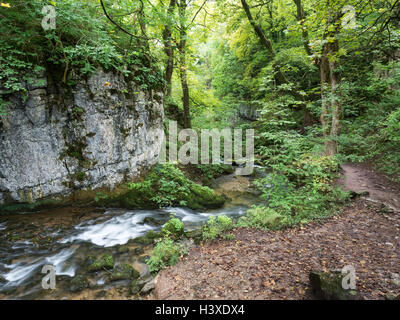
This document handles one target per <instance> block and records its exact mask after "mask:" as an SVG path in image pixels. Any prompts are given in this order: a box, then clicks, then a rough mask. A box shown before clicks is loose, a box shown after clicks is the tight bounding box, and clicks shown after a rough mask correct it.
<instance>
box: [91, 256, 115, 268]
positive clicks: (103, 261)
mask: <svg viewBox="0 0 400 320" xmlns="http://www.w3.org/2000/svg"><path fill="white" fill-rule="evenodd" d="M113 267H114V259H113V257H112V256H111V255H109V254H104V255H103V256H102V257H101V258H100V259H99V260H96V261H95V262H93V263H92V264H91V265H90V266H89V267H88V271H90V272H93V271H99V270H105V269H112V268H113Z"/></svg>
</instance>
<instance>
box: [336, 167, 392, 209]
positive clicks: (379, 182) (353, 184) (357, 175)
mask: <svg viewBox="0 0 400 320" xmlns="http://www.w3.org/2000/svg"><path fill="white" fill-rule="evenodd" d="M341 169H342V177H341V178H340V179H339V181H338V183H339V184H341V185H343V187H344V189H345V190H352V191H356V192H358V193H362V192H368V196H367V199H368V200H370V201H375V202H379V203H383V204H384V205H386V206H387V207H389V208H390V209H392V210H394V211H397V212H400V188H399V186H398V185H397V184H395V183H393V182H392V181H390V180H388V179H386V178H385V177H383V176H382V175H380V174H378V173H377V172H376V171H375V170H374V169H372V167H371V166H369V165H366V164H357V165H356V164H352V163H348V164H344V165H342V166H341Z"/></svg>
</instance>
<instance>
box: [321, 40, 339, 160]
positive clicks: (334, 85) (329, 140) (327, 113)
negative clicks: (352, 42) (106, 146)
mask: <svg viewBox="0 0 400 320" xmlns="http://www.w3.org/2000/svg"><path fill="white" fill-rule="evenodd" d="M338 51H339V43H338V41H337V40H335V41H334V42H328V43H327V44H325V45H324V48H323V51H322V57H321V59H320V62H319V68H320V78H321V101H322V109H321V125H322V130H323V134H324V143H325V154H326V155H327V156H333V155H335V154H337V152H338V143H337V138H338V136H339V134H340V130H341V121H340V119H341V117H342V105H341V103H340V99H339V98H338V94H339V92H338V87H339V84H340V76H339V75H338V73H337V68H338V65H339V63H338V61H337V60H336V59H337V57H336V56H337V53H338Z"/></svg>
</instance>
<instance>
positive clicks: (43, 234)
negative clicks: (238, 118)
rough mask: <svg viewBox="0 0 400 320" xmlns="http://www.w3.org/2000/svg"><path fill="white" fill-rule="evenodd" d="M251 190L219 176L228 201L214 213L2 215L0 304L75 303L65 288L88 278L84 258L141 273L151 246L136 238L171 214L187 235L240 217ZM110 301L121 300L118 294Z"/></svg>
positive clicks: (98, 281)
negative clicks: (53, 282)
mask: <svg viewBox="0 0 400 320" xmlns="http://www.w3.org/2000/svg"><path fill="white" fill-rule="evenodd" d="M217 180H218V179H217ZM250 185H251V182H250V179H245V178H243V177H235V176H234V175H231V176H224V177H221V179H220V180H219V181H217V186H216V191H218V192H219V193H220V194H225V195H226V196H228V197H229V198H230V199H231V201H229V203H228V204H226V205H225V206H224V207H223V208H221V209H218V210H209V211H193V210H190V209H187V208H180V207H176V208H163V209H158V210H125V209H107V210H104V209H99V208H80V207H70V208H59V209H51V210H44V211H41V212H35V213H21V214H9V215H3V216H0V299H9V298H11V299H13V298H17V299H19V298H22V299H40V298H45V299H47V298H50V299H51V298H54V299H64V298H65V299H68V298H77V296H76V293H74V294H72V295H71V292H70V291H71V290H70V289H69V288H70V283H71V279H72V278H73V277H74V276H76V275H81V274H84V273H85V272H86V274H85V276H86V275H87V266H88V264H87V260H88V257H95V258H96V259H97V258H99V257H100V256H101V255H102V254H104V253H107V254H111V255H112V256H113V257H114V261H115V262H116V265H118V264H123V263H128V264H130V265H132V266H134V267H135V269H137V270H138V271H139V272H142V271H143V270H144V269H145V268H146V265H145V263H144V262H145V260H146V258H148V256H149V255H150V254H151V250H152V248H153V247H152V245H146V244H140V242H139V244H138V241H137V239H138V237H141V236H143V235H145V234H146V233H147V232H148V231H150V230H154V231H159V230H160V229H161V227H162V225H163V224H164V223H165V222H166V221H168V220H169V218H170V216H171V214H174V215H175V216H176V217H178V218H179V219H181V220H182V221H183V223H184V225H185V230H187V231H190V230H193V229H196V228H199V227H200V226H201V225H202V224H204V223H205V222H206V221H207V220H208V219H209V217H211V216H219V215H227V216H231V217H239V216H241V215H243V214H245V213H246V211H247V209H248V207H249V206H250V205H252V204H254V203H256V202H257V201H259V198H258V197H257V196H256V195H255V194H254V193H253V192H249V187H250ZM232 189H234V190H233V191H232ZM134 239H136V240H134ZM122 249H123V250H122ZM45 265H51V266H53V267H54V269H55V272H56V279H57V290H54V291H50V292H49V291H48V290H47V291H46V290H44V289H43V288H42V285H41V283H42V278H43V277H44V276H45V274H42V268H43V266H45ZM89 277H90V282H91V288H94V289H99V290H103V289H106V290H108V291H110V289H113V288H114V287H115V284H113V283H110V281H108V280H107V279H108V278H107V274H105V273H104V272H98V273H93V274H92V273H91V274H90V276H89ZM118 284H119V283H118V282H117V283H116V285H118ZM103 291H104V290H103ZM108 291H107V292H108ZM99 292H100V291H99ZM99 292H98V293H99ZM100 293H101V292H100ZM102 294H104V292H103V293H102ZM82 298H84V299H85V298H97V296H83V297H82ZM108 298H121V296H120V293H118V292H117V293H116V295H115V296H108Z"/></svg>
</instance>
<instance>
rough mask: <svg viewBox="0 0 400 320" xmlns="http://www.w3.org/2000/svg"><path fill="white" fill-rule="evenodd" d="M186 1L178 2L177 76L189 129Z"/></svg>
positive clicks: (184, 118)
mask: <svg viewBox="0 0 400 320" xmlns="http://www.w3.org/2000/svg"><path fill="white" fill-rule="evenodd" d="M186 7H187V4H186V0H180V2H179V17H180V22H181V23H180V31H179V36H180V41H179V58H180V68H179V74H180V78H181V86H182V94H183V95H182V103H183V122H184V126H185V128H191V127H192V125H191V120H190V95H189V86H188V84H187V71H186V68H187V67H186V42H187V41H186V37H187V30H186V28H187V27H186Z"/></svg>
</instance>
